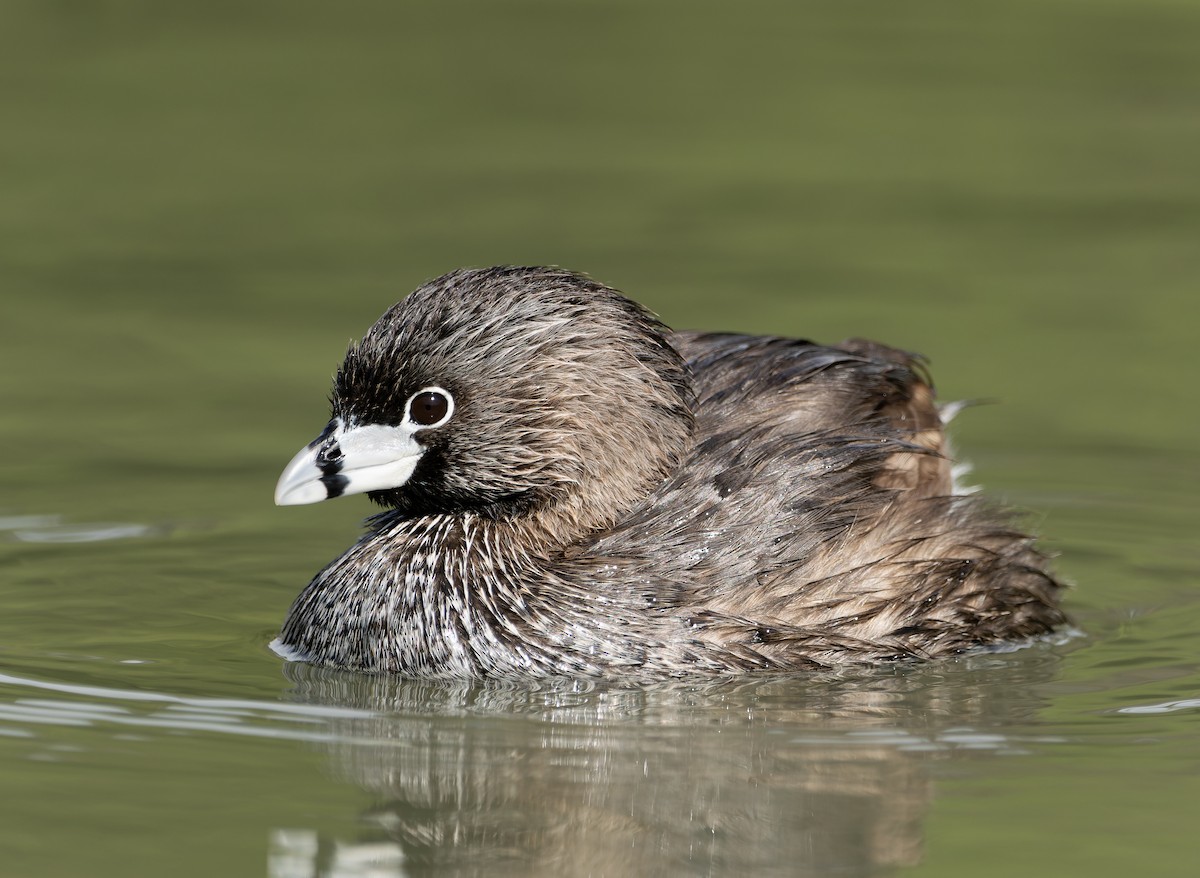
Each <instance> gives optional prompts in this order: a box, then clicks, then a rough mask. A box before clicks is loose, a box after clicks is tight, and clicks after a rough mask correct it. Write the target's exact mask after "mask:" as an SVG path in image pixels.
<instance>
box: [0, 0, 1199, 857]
mask: <svg viewBox="0 0 1200 878" xmlns="http://www.w3.org/2000/svg"><path fill="white" fill-rule="evenodd" d="M1198 48H1200V6H1198V5H1197V4H1195V3H1192V2H1184V0H1139V2H1131V0H1130V2H1117V0H1111V2H1097V3H1089V4H1083V5H1081V4H1078V3H1073V2H1067V0H1046V2H1038V3H1033V2H1028V3H1026V2H1015V3H1009V4H1004V5H1003V6H1001V7H999V8H995V9H990V10H980V9H970V10H968V9H967V8H965V7H963V6H962V4H954V3H938V2H916V3H906V4H895V3H884V2H866V3H860V4H815V3H814V4H808V3H800V4H795V3H782V2H780V3H771V2H750V3H743V4H739V5H738V7H737V9H736V11H734V10H733V8H732V7H727V5H726V4H717V3H682V2H678V3H677V2H650V3H647V2H637V3H634V2H608V3H590V2H568V3H562V2H554V3H551V2H534V0H530V2H513V3H478V2H467V0H457V2H451V3H441V4H432V3H430V4H424V3H416V4H384V3H361V4H353V5H352V6H350V7H345V8H339V9H338V10H333V9H332V8H329V7H327V6H326V5H323V4H315V3H294V2H291V3H270V2H268V3H261V4H253V5H247V4H236V3H209V4H203V5H196V4H192V5H189V6H183V5H179V6H171V5H163V4H158V3H148V2H137V0H126V2H116V0H113V2H97V3H89V4H74V3H31V2H24V3H23V2H15V3H9V4H7V5H5V6H4V7H3V10H2V11H0V96H2V97H3V100H2V101H0V130H2V131H3V132H4V136H3V137H0V191H2V192H3V197H0V400H3V403H4V404H3V406H0V449H3V455H4V460H5V464H4V469H3V474H2V476H0V602H2V603H0V609H2V612H0V784H2V788H3V790H4V796H3V797H2V804H0V857H2V861H3V869H2V870H0V871H3V872H4V874H12V875H21V876H60V875H68V874H86V875H97V876H106V875H142V874H146V875H156V874H172V875H180V876H183V875H197V876H200V875H204V876H208V875H215V874H228V875H270V876H288V878H291V876H313V875H337V876H350V875H375V876H401V875H453V874H462V875H469V874H488V875H504V874H512V875H555V876H557V875H596V876H599V875H636V874H680V875H724V874H750V873H754V874H763V875H813V876H818V875H819V876H825V875H862V876H870V875H881V874H897V873H900V874H911V875H914V876H917V875H920V876H939V875H963V874H968V875H972V876H989V875H996V876H1001V875H1003V876H1008V875H1012V874H1022V873H1024V874H1034V875H1086V876H1107V875H1114V876H1116V875H1121V876H1124V875H1128V874H1131V873H1144V874H1153V875H1156V876H1158V875H1192V874H1194V873H1195V870H1196V867H1197V865H1198V860H1197V855H1196V852H1195V845H1194V833H1195V822H1196V817H1195V810H1196V807H1195V803H1196V802H1197V801H1200V771H1198V770H1197V769H1198V766H1200V736H1198V734H1197V733H1198V732H1200V659H1198V652H1200V650H1198V647H1200V636H1198V633H1200V544H1198V543H1197V540H1196V534H1197V532H1200V509H1198V507H1197V502H1196V497H1197V496H1198V495H1200V453H1198V451H1197V448H1198V447H1200V445H1198V441H1197V440H1198V439H1200V435H1198V434H1200V428H1198V425H1197V421H1196V417H1195V413H1194V409H1195V399H1196V379H1197V377H1200V376H1198V373H1197V361H1196V354H1195V351H1196V350H1197V347H1198V343H1200V330H1198V329H1197V326H1198V325H1200V309H1198V307H1197V305H1196V304H1195V303H1196V301H1197V296H1196V292H1197V283H1198V280H1197V279H1198V278H1200V248H1198V247H1197V246H1196V241H1197V240H1200V172H1198V171H1200V166H1198V165H1197V161H1196V156H1197V155H1200V125H1198V124H1197V116H1196V100H1197V97H1198V95H1200V51H1197V49H1198ZM498 262H513V263H552V264H560V265H565V266H569V267H572V268H577V269H581V270H585V271H588V272H590V273H592V274H594V275H595V276H597V277H598V278H600V279H602V280H604V281H606V282H609V283H611V284H614V285H616V286H618V287H620V288H622V289H624V290H626V291H627V292H628V293H630V294H631V295H633V296H634V297H636V298H638V299H640V300H641V301H643V302H645V303H646V304H647V305H649V306H650V307H652V308H654V309H655V310H657V311H658V312H659V313H661V314H662V315H663V316H664V318H665V319H667V320H668V321H669V322H670V323H672V324H673V325H677V326H681V327H685V326H686V327H694V328H707V329H737V330H743V331H751V332H779V333H787V334H794V335H802V336H807V337H812V338H817V339H820V340H826V341H833V340H837V339H839V338H843V337H847V336H852V335H859V336H868V337H875V338H879V339H882V340H885V341H888V342H890V343H892V344H896V345H899V346H903V347H906V348H909V349H913V350H919V351H923V352H924V353H926V354H927V355H928V356H929V357H930V358H931V360H932V362H933V368H934V372H935V375H936V377H937V379H938V385H939V391H940V393H941V395H942V397H943V398H945V399H960V398H971V399H982V400H990V401H993V402H995V404H989V405H981V406H977V407H974V408H971V409H969V410H968V411H966V412H965V413H964V414H963V415H961V417H960V418H959V420H958V421H957V422H956V424H955V427H956V437H957V440H958V444H959V446H960V447H961V448H962V449H963V450H964V452H965V454H966V456H968V457H969V458H970V459H971V460H972V461H973V462H974V464H975V475H974V478H975V479H976V480H978V481H980V482H982V483H984V484H985V485H987V486H988V488H989V490H991V491H992V493H994V494H995V495H996V496H997V497H1000V498H1003V499H1005V500H1007V501H1008V502H1010V503H1012V504H1014V505H1016V506H1018V507H1021V508H1023V509H1026V510H1028V511H1029V514H1030V520H1031V524H1032V526H1034V527H1035V528H1036V529H1037V530H1038V531H1039V532H1041V533H1043V534H1044V535H1045V537H1046V545H1047V547H1048V548H1049V549H1051V550H1052V551H1054V552H1056V553H1057V554H1058V555H1059V556H1060V557H1059V561H1058V566H1059V569H1060V570H1061V572H1062V573H1063V574H1064V575H1065V576H1066V577H1067V578H1068V579H1070V580H1071V581H1072V582H1074V583H1076V588H1075V589H1074V590H1073V591H1072V593H1071V595H1070V596H1069V598H1068V609H1069V611H1070V613H1071V614H1072V616H1073V618H1074V619H1075V622H1076V625H1077V628H1078V630H1079V631H1080V632H1081V633H1080V634H1079V635H1078V636H1075V637H1073V638H1063V639H1061V640H1059V641H1056V642H1053V643H1043V644H1038V645H1036V646H1033V647H1031V648H1028V649H1023V650H1019V651H1015V652H1012V653H1004V654H992V655H979V656H970V657H964V658H962V659H960V660H957V661H947V662H939V663H936V664H930V665H925V666H919V667H899V668H889V669H883V670H880V671H878V672H855V673H852V674H842V675H832V676H828V677H797V678H784V679H765V680H748V681H732V682H705V683H700V682H698V683H695V684H691V685H673V686H663V687H660V688H653V687H652V688H644V687H643V688H629V687H622V686H620V685H613V684H608V685H601V684H595V683H579V682H570V681H564V682H561V683H558V684H554V685H549V686H543V687H532V686H520V685H515V684H504V685H502V684H490V685H450V684H441V685H432V684H424V683H416V682H411V681H403V680H391V679H378V678H369V677H359V676H355V675H346V674H337V673H330V672H323V671H318V670H314V669H312V668H308V667H305V666H303V665H289V664H285V663H283V662H281V661H280V660H279V659H278V657H276V656H275V655H273V654H272V653H271V652H270V651H269V650H268V649H267V644H268V643H269V641H270V639H271V638H272V637H273V636H274V633H275V631H276V629H277V626H278V624H279V622H280V620H281V619H282V617H283V614H284V612H285V610H286V608H287V605H288V603H289V601H290V600H291V599H292V597H293V596H294V595H295V594H296V593H297V592H298V591H299V589H300V588H301V587H302V586H303V585H304V584H305V583H306V582H307V581H308V578H309V577H310V576H311V575H312V574H313V573H314V572H315V571H316V570H317V569H318V568H319V567H320V566H321V565H323V564H324V563H325V562H326V561H328V560H329V559H330V558H332V557H334V556H335V555H336V554H337V553H338V552H340V551H341V550H342V549H343V548H344V547H345V546H347V545H348V544H349V543H350V542H351V541H352V540H353V539H354V537H355V535H356V533H357V528H358V522H359V520H360V519H361V518H362V517H363V516H365V515H366V514H367V513H368V512H369V508H368V504H367V502H366V501H365V500H364V499H362V498H352V499H347V500H345V501H340V502H339V503H332V504H326V505H324V506H319V507H311V508H308V507H306V508H302V509H283V510H279V509H275V508H274V507H272V506H271V503H270V501H271V491H272V487H273V484H274V480H275V478H276V476H277V474H278V472H279V470H280V468H281V467H282V465H283V464H284V463H286V461H287V460H288V459H289V458H290V457H291V455H292V453H293V452H294V451H295V450H296V448H298V447H299V446H300V445H301V444H303V443H304V442H306V441H307V440H308V439H309V438H311V436H312V435H314V434H315V432H316V431H317V430H318V429H319V428H320V427H321V425H323V423H324V420H325V415H326V412H325V394H326V393H327V391H328V386H327V385H328V380H329V377H330V375H331V373H332V371H333V369H334V368H335V366H336V364H337V362H338V361H339V359H340V357H341V355H342V354H343V353H344V350H345V345H346V343H347V340H348V339H350V338H352V337H354V336H357V335H359V334H361V333H362V332H363V331H364V330H365V329H366V328H367V327H368V326H369V325H370V323H371V322H372V321H373V320H374V319H375V317H376V316H378V314H379V313H380V312H382V311H383V310H384V309H385V308H386V307H387V306H388V305H389V304H391V303H392V302H393V301H394V300H395V299H396V298H398V297H399V296H400V295H402V294H403V293H404V292H405V291H407V290H408V289H411V288H412V287H413V286H415V285H417V284H418V283H420V282H421V281H422V280H424V279H426V278H428V277H431V276H434V275H437V274H440V273H442V272H444V271H446V270H449V269H451V268H454V267H457V266H461V265H486V264H492V263H498Z"/></svg>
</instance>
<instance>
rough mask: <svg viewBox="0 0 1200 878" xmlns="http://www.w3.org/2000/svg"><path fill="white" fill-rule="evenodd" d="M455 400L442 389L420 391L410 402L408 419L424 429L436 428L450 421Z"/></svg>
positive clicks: (433, 388) (434, 388)
mask: <svg viewBox="0 0 1200 878" xmlns="http://www.w3.org/2000/svg"><path fill="white" fill-rule="evenodd" d="M453 411H454V400H452V399H451V398H450V394H448V393H447V392H446V391H444V390H442V389H441V388H440V387H431V388H427V389H426V390H421V391H418V392H417V393H414V394H413V395H412V398H411V399H410V400H409V401H408V419H409V420H410V421H412V422H413V423H414V424H419V425H420V426H422V427H436V426H438V425H440V424H443V423H445V422H446V421H448V420H450V415H451V413H452V412H453Z"/></svg>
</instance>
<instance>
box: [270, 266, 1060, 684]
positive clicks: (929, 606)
mask: <svg viewBox="0 0 1200 878" xmlns="http://www.w3.org/2000/svg"><path fill="white" fill-rule="evenodd" d="M428 385H437V386H440V387H445V388H447V389H448V390H450V391H451V392H452V393H453V394H454V398H455V400H456V409H455V415H454V418H453V419H452V420H451V421H450V422H449V423H448V424H447V425H446V426H445V427H441V428H439V429H438V430H436V431H434V430H431V431H428V433H429V435H428V436H426V435H425V434H422V442H423V443H424V444H425V446H426V451H425V454H424V456H423V457H422V459H421V461H420V463H419V464H418V465H417V469H416V471H415V473H414V475H413V478H412V479H411V481H409V482H408V483H407V484H405V485H403V486H402V487H399V488H397V489H394V490H389V491H382V492H375V493H373V494H372V495H371V496H372V497H373V498H374V499H376V500H377V501H379V502H381V503H383V504H384V505H386V506H389V507H391V509H390V510H389V511H387V512H384V513H382V514H381V515H379V516H376V518H375V519H373V520H372V521H371V523H370V526H369V530H368V533H367V534H366V535H365V536H364V537H363V539H362V540H361V541H360V542H359V543H358V544H356V545H355V546H354V547H352V548H351V549H350V550H349V551H348V552H347V553H346V554H345V555H343V556H342V557H341V558H339V559H337V560H336V561H334V562H333V563H332V564H330V565H329V566H328V567H327V568H326V569H325V570H323V571H322V572H321V573H320V574H318V575H317V577H316V578H315V579H314V580H313V582H312V584H310V585H309V587H308V588H307V589H306V590H305V591H304V593H303V594H302V595H301V596H300V597H299V598H298V599H297V601H296V603H295V604H294V605H293V607H292V609H291V611H290V613H289V615H288V618H287V621H286V623H285V625H284V628H283V632H282V634H281V635H280V642H281V643H282V644H283V645H284V646H285V647H286V648H287V649H290V650H292V651H293V653H295V654H299V655H302V656H304V657H305V658H306V659H307V660H309V661H312V662H316V663H321V664H330V665H338V666H344V667H349V668H355V669H361V670H368V671H383V672H394V673H402V674H409V675H416V676H434V677H437V676H441V677H481V676H546V675H552V674H566V675H641V676H648V677H662V676H684V675H690V674H699V673H730V672H743V671H751V670H758V669H777V670H778V669H806V668H814V667H824V666H830V665H836V664H844V663H848V662H881V661H894V660H899V659H907V658H928V657H936V656H944V655H949V654H954V653H958V652H961V651H963V650H967V649H970V648H972V647H977V646H981V645H987V644H994V643H998V642H1002V641H1006V640H1020V639H1025V638H1029V637H1034V636H1038V635H1041V634H1045V633H1047V632H1049V631H1051V630H1052V629H1054V628H1055V627H1057V626H1059V625H1062V624H1064V622H1065V618H1064V616H1063V614H1062V613H1061V611H1060V610H1059V609H1058V606H1057V601H1058V596H1059V592H1060V590H1061V586H1060V584H1059V583H1058V582H1057V581H1056V580H1055V579H1054V577H1053V576H1052V574H1051V573H1050V572H1048V570H1047V567H1046V561H1045V558H1044V557H1043V556H1042V555H1041V554H1039V553H1038V552H1037V551H1036V549H1034V547H1033V546H1032V544H1031V540H1030V538H1029V537H1028V536H1026V535H1025V534H1023V533H1021V532H1020V531H1019V530H1017V529H1016V527H1015V525H1014V524H1013V523H1012V521H1011V520H1010V518H1009V516H1008V515H1007V514H1005V513H1003V512H999V511H997V510H994V509H993V508H991V507H990V506H989V505H988V504H987V503H986V502H985V501H983V500H981V499H980V498H978V497H977V496H974V495H961V494H955V493H954V480H953V473H952V464H951V461H950V460H949V459H948V457H947V456H946V454H945V452H946V446H945V438H944V434H943V432H942V421H941V418H940V417H939V415H938V412H937V409H936V407H935V405H934V401H933V394H932V390H931V385H930V384H929V382H928V381H927V379H926V377H925V375H924V371H923V367H922V366H921V364H920V362H919V360H918V359H917V358H915V357H912V356H910V355H908V354H904V353H902V352H899V351H896V350H893V349H891V348H887V347H884V346H882V345H879V344H875V343H871V342H864V341H858V340H855V341H850V342H846V343H843V344H841V345H839V346H836V347H824V346H820V345H814V344H810V343H808V342H802V341H794V340H788V339H781V338H759V337H750V336H739V335H711V334H710V335H705V334H695V333H669V332H667V331H666V330H665V329H664V328H663V327H662V326H661V325H660V324H659V323H658V322H657V321H656V320H655V319H654V318H653V317H652V316H651V315H649V314H648V313H647V312H646V311H644V310H643V309H641V308H640V307H639V306H637V305H635V304H633V303H632V302H630V301H629V300H627V299H625V298H624V297H622V296H620V295H619V294H618V293H615V292H614V291H612V290H610V289H608V288H606V287H604V286H602V285H600V284H597V283H595V282H594V281H591V280H589V279H587V278H584V277H581V276H579V275H575V274H571V273H568V272H564V271H559V270H554V269H542V268H497V269H487V270H482V271H460V272H455V273H453V274H450V275H447V276H445V277H443V278H439V279H438V280H435V281H433V282H431V283H429V284H426V285H425V286H423V287H421V288H420V289H418V290H417V291H416V292H414V293H413V294H412V295H411V296H409V297H408V298H407V299H405V300H404V301H403V302H401V303H400V304H398V305H396V306H395V307H393V308H392V309H391V310H389V311H388V312H387V313H386V314H385V315H384V316H383V317H382V318H381V319H380V321H379V323H377V324H376V325H375V326H374V327H373V328H372V329H371V330H370V332H368V334H367V336H366V337H365V338H364V339H363V341H362V343H361V344H359V345H358V346H356V347H355V348H354V349H352V350H351V351H350V353H349V354H348V356H347V358H346V362H345V364H344V365H343V366H342V368H341V370H340V371H339V373H338V376H337V379H336V382H335V389H334V397H333V407H334V414H335V415H336V416H338V417H341V418H343V419H345V420H346V421H347V422H348V423H395V422H397V419H398V418H399V417H400V416H401V415H402V413H403V405H404V401H405V400H406V399H407V398H408V396H409V395H410V394H411V393H412V392H414V391H415V390H416V389H419V388H421V387H424V386H428Z"/></svg>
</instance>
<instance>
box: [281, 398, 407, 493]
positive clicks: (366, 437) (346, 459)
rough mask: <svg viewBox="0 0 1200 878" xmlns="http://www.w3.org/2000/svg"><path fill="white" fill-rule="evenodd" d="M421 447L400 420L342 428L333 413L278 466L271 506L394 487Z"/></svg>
mask: <svg viewBox="0 0 1200 878" xmlns="http://www.w3.org/2000/svg"><path fill="white" fill-rule="evenodd" d="M424 452H425V449H424V447H422V446H421V444H420V443H418V442H417V440H416V439H414V438H413V431H412V429H411V428H409V427H407V426H406V425H400V426H397V427H389V426H385V425H383V424H366V425H363V426H356V427H347V426H346V425H345V423H344V422H343V421H342V419H341V418H334V419H333V420H332V421H330V422H329V424H328V425H327V426H326V427H325V429H324V430H322V431H321V435H320V436H318V437H317V438H316V439H314V440H313V441H312V442H310V443H309V444H308V445H306V446H305V447H304V448H302V449H301V450H300V453H299V454H297V455H296V456H295V457H293V458H292V460H291V463H289V464H288V465H287V466H286V467H284V469H283V474H282V475H281V476H280V477H279V482H278V484H276V485H275V505H276V506H300V505H303V504H305V503H319V502H320V501H322V500H329V499H331V498H333V497H341V496H342V495H344V494H365V493H366V492H368V491H385V490H388V489H391V488H399V487H400V486H401V485H403V484H404V483H405V482H407V481H408V480H409V479H410V478H411V477H412V474H413V470H415V469H416V468H417V462H418V461H419V460H420V459H421V455H422V454H423V453H424Z"/></svg>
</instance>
